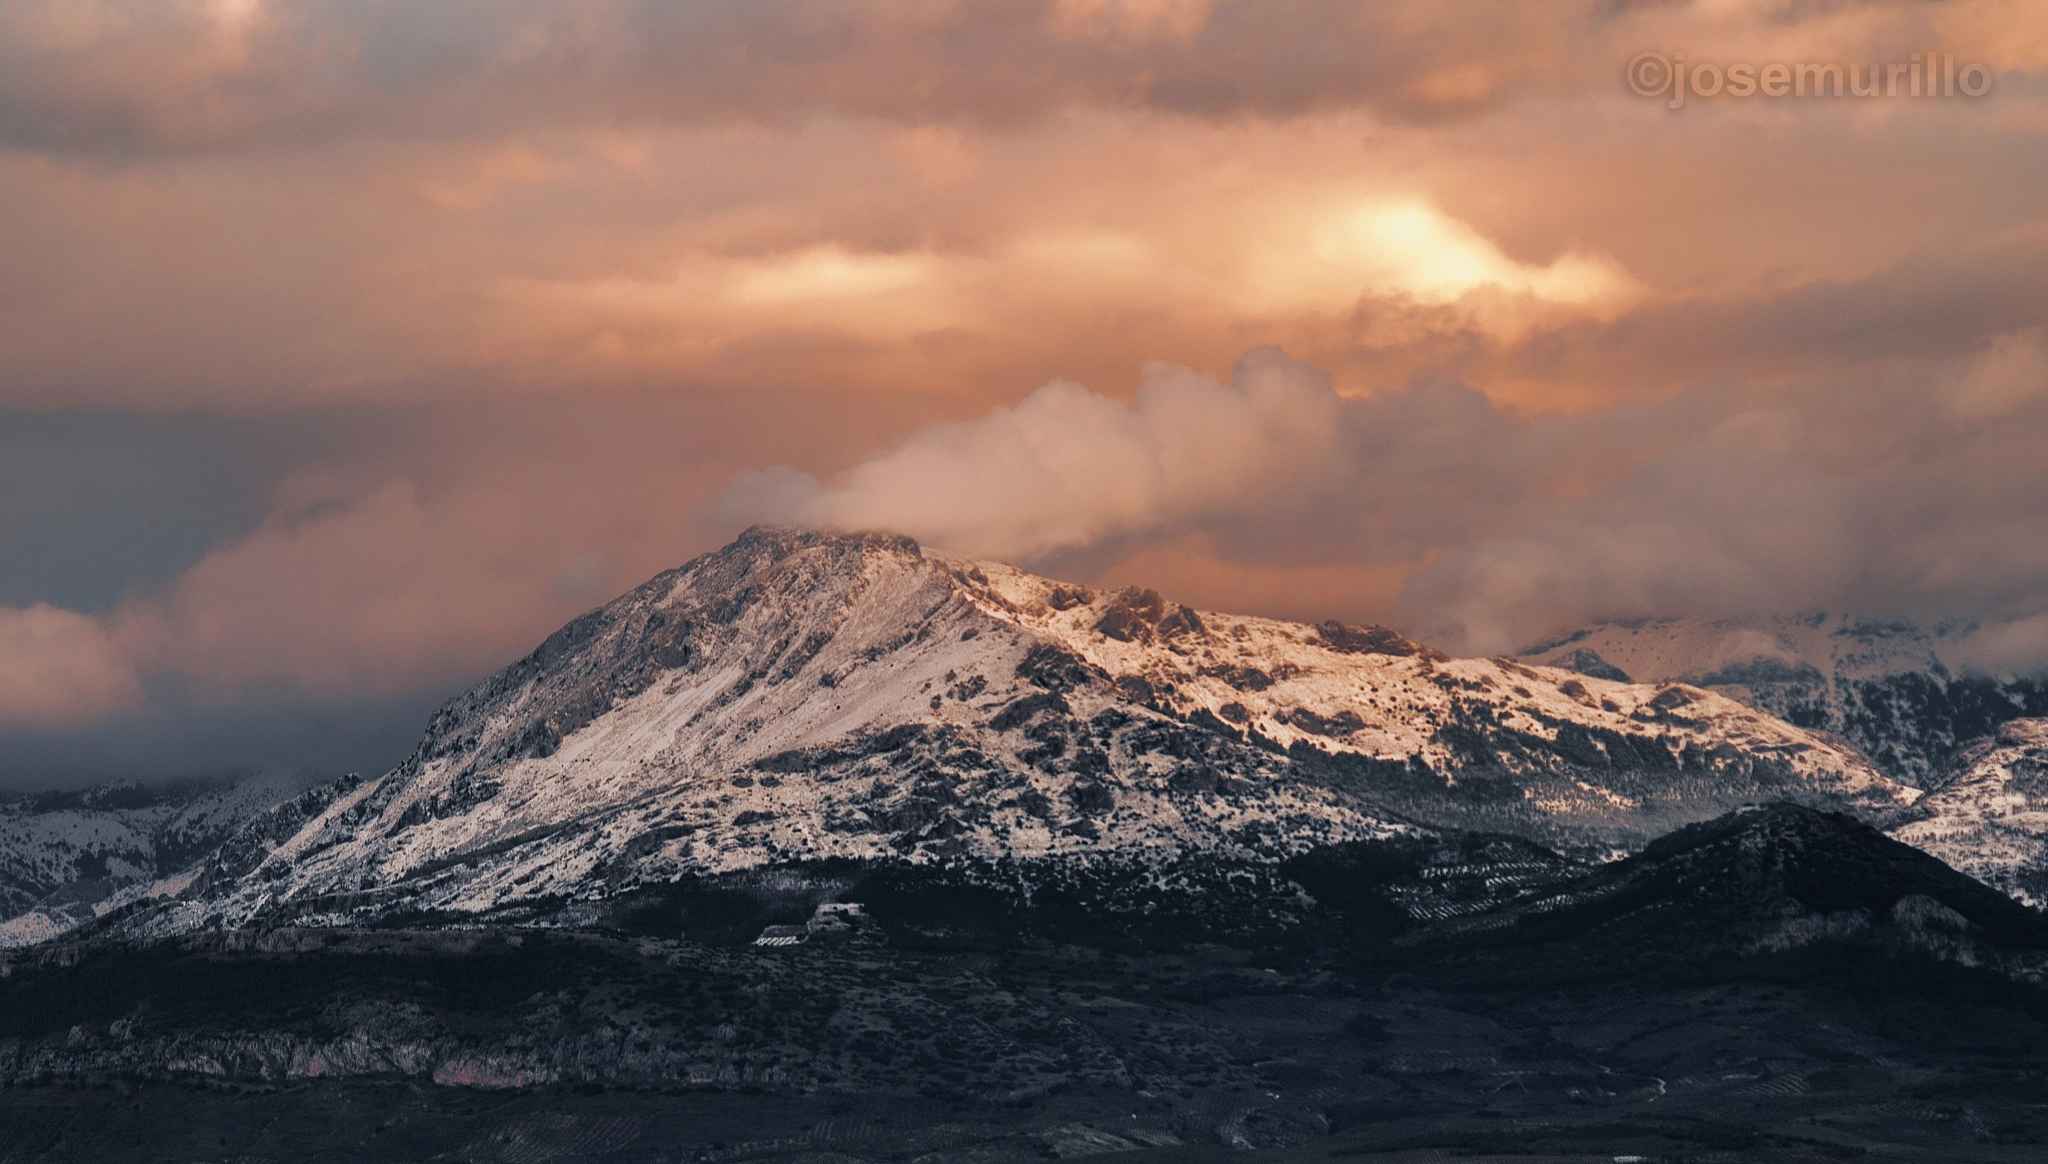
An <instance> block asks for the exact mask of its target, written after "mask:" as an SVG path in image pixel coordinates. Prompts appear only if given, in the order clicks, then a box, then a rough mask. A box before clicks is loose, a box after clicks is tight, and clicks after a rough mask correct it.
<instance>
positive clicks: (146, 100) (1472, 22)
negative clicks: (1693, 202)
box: [0, 0, 2048, 153]
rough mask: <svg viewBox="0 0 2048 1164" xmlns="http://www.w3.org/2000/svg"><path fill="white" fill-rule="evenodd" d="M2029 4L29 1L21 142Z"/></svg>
mask: <svg viewBox="0 0 2048 1164" xmlns="http://www.w3.org/2000/svg"><path fill="white" fill-rule="evenodd" d="M2044 24H2048V22H2044V21H2043V19H2042V18H2041V17H2040V15H2039V13H2038V12H2037V11H2033V10H2032V9H2031V8H2029V7H2028V6H2026V5H2023V4H2019V3H2000V2H1998V0H1983V2H1979V3H1965V4H1949V5H1940V6H1934V5H1913V4H1898V3H1889V2H1886V0H1867V2H1864V3H1850V4H1830V5H1800V4H1789V3H1783V2H1779V0H1771V2H1765V3H1742V4H1729V3H1724V2H1720V0H1697V2H1694V3H1678V4H1659V5H1620V4H1612V3H1605V2H1602V0H1569V2H1565V3H1552V4H1544V5H1531V4H1527V3H1521V2H1519V0H1476V2H1474V3H1468V4H1466V5H1465V6H1463V9H1462V16H1461V19H1460V20H1458V21H1456V22H1455V24H1452V23H1450V22H1446V21H1445V20H1444V19H1443V17H1442V11H1441V6H1440V5H1437V4H1434V3H1431V2H1429V0H1382V2H1379V3H1374V4H1369V5H1360V4H1357V3H1352V2H1348V0H992V2H989V3H977V4H957V3H945V2H939V0H899V2H892V3H874V4H863V3H848V2H845V0H753V2H751V3H746V4H675V3H670V2H666V0H439V2H438V3H435V4H431V5H421V4H415V3H407V2H404V0H234V2H227V3H222V2H214V0H177V2H171V3H159V4H148V5H134V4H120V3H111V2H104V0H86V2H80V0H6V3H5V4H4V5H0V140H6V141H12V142H14V143H16V144H19V145H24V146H28V147H30V148H36V149H53V150H60V151H61V150H85V151H109V152H119V153H126V152H135V151H141V152H153V151H190V150H211V149H219V148H233V147H246V146H251V145H255V146H267V147H275V146H280V145H289V144H292V143H302V142H304V141H307V140H310V139H333V138H341V137H349V136H357V135H364V134H371V135H391V136H397V137H434V136H441V137H448V136H476V137H489V136H492V135H493V134H494V133H495V132H498V131H502V130H503V129H504V128H505V127H507V126H509V125H519V126H533V125H549V126H555V127H565V128H587V127H590V126H594V125H619V124H624V123H643V124H661V125H677V126H701V125H706V124H730V123H734V122H758V123H769V124H790V123H792V122H796V121H800V120H802V119H804V118H807V117H811V116H815V115H818V114H835V115H850V116H854V117H860V118H874V119H882V120H887V121H893V122H901V123H915V124H932V123H948V124H974V125H981V126H996V127H1000V126H1011V125H1017V124H1022V123H1028V122H1032V121H1037V120H1042V119H1045V118H1049V117H1053V116H1056V115H1058V114H1060V113H1063V112H1068V111H1072V110H1075V109H1090V108H1095V109H1102V108H1108V109H1143V110H1153V111H1160V112H1166V113H1171V114H1174V115H1177V116H1183V117H1198V118H1215V119H1230V118H1236V117H1242V116H1246V115H1251V116H1261V117H1276V118H1287V117H1298V116H1303V115H1307V114H1313V113H1317V112H1323V111H1327V110H1330V109H1333V108H1340V107H1370V108H1374V109H1376V110H1378V111H1379V112H1380V113H1382V114H1383V115H1385V116H1389V117H1394V118H1402V119H1416V120H1423V121H1431V120H1441V119H1445V118H1457V117H1464V116H1470V115H1472V114H1475V113H1478V112H1482V111H1486V110H1490V109H1494V108H1497V107H1499V106H1500V105H1502V104H1504V103H1508V102H1511V101H1514V100H1516V99H1523V98H1541V97H1545V96H1549V95H1553V94H1559V93H1567V94H1568V93H1582V92H1586V91H1590V90H1596V89H1602V90H1604V89H1612V88H1613V87H1615V86H1616V84H1617V82H1618V79H1619V66H1620V63H1621V62H1623V61H1625V60H1627V59H1628V57H1629V56H1630V55H1631V54H1633V53H1634V52H1637V51H1640V50H1641V49H1642V48H1643V47H1645V46H1647V45H1676V46H1680V47H1681V48H1682V49H1687V50H1692V51H1693V52H1694V57H1695V59H1708V58H1710V57H1713V56H1716V55H1717V54H1718V55H1720V56H1721V57H1723V58H1724V59H1725V58H1728V57H1729V56H1730V55H1731V54H1732V55H1733V56H1735V57H1740V58H1744V59H1752V60H1755V59H1788V55H1790V56H1795V57H1796V56H1813V55H1815V54H1817V53H1818V54H1821V55H1823V56H1824V57H1825V58H1826V59H1836V58H1839V57H1842V56H1843V55H1845V54H1857V53H1864V54H1872V53H1879V52H1884V51H1894V52H1896V53H1897V54H1898V58H1900V59H1902V58H1903V56H1904V54H1905V52H1907V51H1911V50H1914V49H1919V48H1924V47H1925V46H1926V45H1928V44H1935V43H1939V44H1942V45H1944V46H1945V47H1947V48H1949V49H1951V50H1953V51H1957V52H1959V53H1962V54H1964V55H1965V56H1966V58H1967V59H1983V60H1986V61H1989V62H1991V63H1993V64H1995V65H1997V66H1998V67H2000V68H2001V69H2027V68H2039V67H2040V65H2041V64H2042V62H2043V61H2044V59H2048V48H2044V47H2043V46H2044V43H2048V33H2044Z"/></svg>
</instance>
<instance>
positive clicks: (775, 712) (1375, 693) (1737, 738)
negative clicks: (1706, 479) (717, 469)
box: [128, 527, 1918, 933]
mask: <svg viewBox="0 0 2048 1164" xmlns="http://www.w3.org/2000/svg"><path fill="white" fill-rule="evenodd" d="M323 795H326V796H327V799H326V800H325V802H324V803H318V804H315V803H311V802H310V801H308V802H307V803H303V804H301V803H298V802H294V804H293V805H288V806H284V807H281V808H280V809H279V810H277V812H276V814H274V815H273V817H271V818H269V819H266V820H264V821H259V822H257V823H256V824H254V825H252V826H251V827H250V830H249V835H248V837H246V838H243V839H242V840H241V841H238V842H237V843H235V844H231V845H230V846H229V847H228V848H226V849H224V850H223V851H222V854H221V856H220V857H218V858H217V859H216V860H215V861H213V862H212V863H210V864H209V866H208V868H207V869H206V870H205V871H204V872H203V873H202V874H201V875H200V876H199V877H198V878H196V879H195V881H194V883H193V885H192V886H191V887H189V888H188V889H187V890H186V891H184V892H183V893H181V894H179V895H176V896H175V897H173V898H172V899H171V900H169V901H164V902H160V903H158V904H157V906H155V907H154V909H153V911H152V910H149V909H145V910H141V911H140V912H139V913H138V914H137V915H136V916H135V918H134V919H133V920H132V921H131V922H130V923H128V924H129V926H130V929H131V931H132V932H141V933H149V932H163V933H172V932H183V931H184V930H188V929H191V928H195V927H198V928H212V927H219V926H228V927H234V926H240V925H248V924H256V923H258V922H260V921H261V920H262V919H265V918H270V919H280V918H290V919H293V920H296V921H298V922H300V923H303V924H344V923H348V922H351V921H355V920H361V919H363V918H366V917H373V916H377V915H379V914H381V913H383V912H388V911H390V910H393V909H400V908H404V909H430V910H452V911H454V912H455V913H457V914H469V915H477V916H482V915H485V914H490V913H492V912H493V911H500V910H504V909H507V908H514V909H523V908H528V907H530V906H533V905H534V904H535V903H541V902H549V901H552V902H558V903H559V902H561V901H576V900H593V899H597V898H602V897H605V896H607V895H609V894H614V893H618V892H622V891H625V890H629V889H630V888H632V887H633V886H636V885H641V884H650V883H661V882H664V881H667V880H672V879H674V878H676V877H679V876H683V875H687V874H693V873H706V874H717V873H720V872H725V871H731V870H737V869H746V868H756V867H763V866H768V865H773V864H776V863H781V862H790V861H802V860H817V859H826V858H843V859H854V860H866V861H877V860H881V861H906V862H910V863H913V864H914V863H919V862H939V863H943V862H946V861H949V860H974V859H982V858H994V857H1001V858H1009V859H1020V860H1026V861H1031V860H1059V859H1063V858H1066V857H1072V856H1075V855H1079V854H1086V853H1114V854H1116V855H1117V857H1118V858H1119V859H1123V860H1129V861H1131V862H1134V863H1138V864H1145V863H1148V862H1149V863H1154V864H1171V863H1172V862H1173V861H1174V860H1175V859H1176V858H1177V857H1178V856H1179V855H1180V854H1183V853H1189V852H1200V853H1211V854H1219V855H1224V856H1227V857H1231V858H1241V859H1246V860H1259V861H1270V860H1275V859H1278V858H1280V857H1282V856H1285V855H1286V854H1288V853H1293V852H1301V851H1305V850H1307V849H1311V848H1314V847H1317V846H1320V845H1327V844H1332V843H1340V842H1351V841H1360V840H1373V839H1387V838H1392V837H1396V836H1404V835H1405V836H1414V835H1422V834H1427V833H1429V832H1431V831H1432V830H1451V831H1454V832H1457V831H1478V832H1490V833H1502V834H1507V835H1515V836H1522V837H1525V838H1528V839H1531V840H1535V841H1537V842H1538V843H1541V844H1544V845H1547V846H1550V847H1553V848H1562V849H1567V850H1571V851H1573V852H1576V853H1578V854H1580V855H1582V856H1603V855H1611V854H1613V853H1615V852H1619V851H1622V850H1625V849H1628V848H1632V847H1637V846H1639V845H1641V844H1642V843H1644V842H1646V841H1647V840H1649V839H1650V838H1651V837H1653V836H1655V835H1658V834H1660V833H1662V832H1666V831H1669V829H1670V828H1672V827H1676V826H1677V825H1680V824H1684V823H1687V822H1689V821H1692V820H1697V819H1703V818H1705V817H1708V816H1712V815H1716V814H1718V813H1719V812H1722V811H1725V810H1727V809H1729V808H1732V807H1734V806H1735V805H1737V804H1740V803H1746V802H1750V801H1754V800H1759V799H1775V798H1780V797H1788V796H1789V797H1792V798H1795V799H1807V800H1811V801H1812V802H1814V803H1816V804H1824V805H1828V806H1832V807H1847V808H1853V809H1855V810H1856V811H1858V812H1861V813H1864V814H1869V815H1878V814H1883V813H1888V812H1895V811H1898V810H1902V809H1904V808H1905V807H1907V806H1909V805H1910V804H1911V803H1912V802H1913V800H1914V799H1915V798H1916V797H1917V796H1918V793H1917V792H1916V791H1915V790H1913V789H1910V788H1906V787H1904V786H1902V785H1900V784H1898V783H1896V782H1894V781H1891V780H1889V779H1887V778H1886V777H1884V776H1883V775H1882V774H1881V773H1879V772H1877V771H1876V770H1875V769H1873V768H1872V767H1870V765H1869V764H1868V763H1867V762H1866V761H1865V760H1864V759H1863V758H1862V757H1861V756H1860V755H1859V754H1857V753H1856V752H1855V750H1854V749H1853V748H1846V747H1843V746H1841V745H1839V744H1838V743H1837V742H1835V741H1831V740H1829V739H1827V738H1825V737H1823V736H1820V735H1816V734H1814V733H1811V732H1806V731H1804V730H1802V729H1799V728H1797V727H1793V726H1791V725H1787V724H1784V723H1782V722H1780V721H1778V720H1776V719H1774V718H1772V717H1769V716H1766V715H1761V714H1758V713H1756V712H1754V711H1752V710H1750V709H1748V708H1746V707H1743V706H1742V705H1740V704H1738V703H1735V702H1734V701H1731V700H1728V699H1725V698H1723V697H1721V696H1718V695H1714V694H1712V693H1709V692H1705V691H1702V690H1699V689H1696V688H1691V687H1687V686H1683V685H1663V686H1657V687H1649V686H1641V685H1628V684H1617V683H1610V682H1606V681H1602V680H1598V679H1590V680H1589V679H1586V678H1584V677H1582V676H1578V675H1574V674H1572V673H1570V672H1567V671H1562V670H1555V669H1548V668H1537V667H1531V666H1528V665H1525V664H1522V663H1518V662H1516V661H1514V660H1511V659H1491V660H1488V659H1451V658H1449V657H1448V656H1445V655H1443V654H1442V653H1441V652H1438V651H1435V650H1433V649H1430V648H1428V647H1425V646H1423V645H1421V644H1418V643H1415V642H1413V641H1412V640H1409V639H1406V638H1405V637H1403V636H1401V635H1399V634H1397V633H1395V632H1392V631H1389V630H1386V629H1385V628H1364V627H1347V626H1344V625H1342V624H1339V623H1333V622H1326V623H1323V624H1321V625H1318V626H1310V625H1307V624H1300V623H1285V622H1279V621H1276V620H1270V619H1259V618H1250V617H1245V616H1237V615H1228V614H1220V613H1214V612H1197V611H1194V610H1192V609H1190V608H1188V607H1185V606H1183V605H1181V604H1179V603H1175V602H1172V601H1170V600H1168V599H1165V598H1163V597H1162V596H1160V595H1159V594H1157V593H1156V592H1154V591H1151V590H1147V589H1142V588H1135V587H1134V588H1125V589H1122V590H1116V591H1109V592H1100V591H1097V590H1094V589H1092V588H1089V587H1085V586H1077V585H1074V584H1070V583H1061V582H1056V581H1053V580H1050V579H1044V578H1038V577H1036V576H1034V575H1030V574H1027V573H1025V572H1023V571H1021V570H1017V569H1015V568H1014V567H1010V566H1006V565H1003V564H1000V563H993V562H975V561H970V560H967V559H961V558H955V557H952V556H949V555H944V554H941V553H937V552H927V551H925V550H923V549H921V548H920V547H919V546H918V545H917V544H916V543H915V542H913V541H911V540H910V539H908V538H903V537H900V536H897V535H890V534H838V533H825V532H819V531H809V530H798V529H791V528H781V527H757V528H756V529H753V530H750V531H748V532H747V533H746V534H743V535H742V536H741V537H740V538H739V539H738V540H736V541H735V542H733V543H732V544H731V545H728V546H727V547H725V548H723V549H721V550H719V551H716V552H714V553H711V554H707V555H704V556H703V557H700V558H698V559H696V560H694V561H693V562H691V563H688V564H686V565H685V566H682V567H679V568H677V569H675V570H671V571H667V572H665V573H663V574H661V575H658V576H656V577H655V578H654V579H652V580H650V581H649V582H648V583H646V584H644V585H643V586H641V587H639V588H636V589H635V590H634V591H632V592H630V593H629V594H627V595H625V596H622V597H621V598H619V599H618V600H616V601H614V602H612V603H609V604H607V605H606V606H605V607H603V608H601V609H600V610H597V611H593V612H591V613H590V614H587V615H584V616H582V617H581V618H578V619H577V620H575V621H573V622H571V623H570V624H569V625H568V626H566V627H564V628H563V629H562V630H560V631H558V632H556V633H555V634H554V635H551V636H549V638H548V639H547V640H546V641H545V642H543V643H542V644H541V646H540V647H539V648H537V649H536V650H535V651H534V652H533V653H532V654H530V655H529V656H527V657H526V658H524V659H522V660H519V661H518V662H515V663H514V664H512V665H511V666H510V667H508V668H506V669H504V670H503V671H501V672H500V673H498V674H497V675H495V676H493V677H492V678H490V679H488V680H486V681H485V682H483V683H481V684H479V685H478V686H477V687H475V688H473V689H472V690H471V691H469V692H467V693H465V694H463V695H461V696H458V697H457V698H455V699H454V700H451V701H450V702H449V703H448V704H447V705H445V706H444V707H443V708H442V709H441V711H439V712H438V713H437V714H436V715H435V717H434V719H433V721H432V722H431V723H430V725H429V727H428V730H427V732H426V734H425V736H424V737H423V739H422V741H421V744H420V745H419V747H418V749H416V751H415V752H414V754H413V756H412V757H410V758H409V759H408V760H407V761H406V762H405V763H404V764H402V765H400V766H399V767H398V768H397V769H394V770H393V771H392V772H390V773H387V774H385V775H383V776H380V777H376V778H372V779H367V780H363V781H361V782H360V783H359V784H354V785H351V786H348V787H335V788H334V789H332V790H331V794H323ZM301 799H302V800H306V798H301Z"/></svg>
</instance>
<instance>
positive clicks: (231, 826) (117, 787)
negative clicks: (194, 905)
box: [0, 772, 311, 946]
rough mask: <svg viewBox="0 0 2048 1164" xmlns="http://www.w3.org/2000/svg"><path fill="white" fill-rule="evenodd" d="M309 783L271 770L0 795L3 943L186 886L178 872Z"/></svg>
mask: <svg viewBox="0 0 2048 1164" xmlns="http://www.w3.org/2000/svg"><path fill="white" fill-rule="evenodd" d="M309 783H311V780H310V778H308V777H305V776H302V775H299V774H297V773H291V772H273V773H267V774H264V775H260V776H252V777H248V778H246V779H240V780H232V779H219V780H197V781H187V782H183V783H176V784H168V785H154V786H151V785H141V784H132V783H130V784H108V785H101V786H98V787H94V788H87V789H83V790H79V791H73V792H47V793H38V794H33V795H27V794H24V795H17V796H13V797H10V798H6V799H0V918H5V919H7V920H5V921H0V946H11V945H20V944H23V943H26V942H33V941H39V940H42V939H45V938H48V937H50V936H52V935H54V934H57V933H61V932H63V931H65V930H68V929H70V928H72V927H73V926H76V925H78V924H79V923H80V922H83V921H87V920H90V919H91V918H93V917H95V916H98V914H100V913H102V912H104V911H106V910H107V909H109V908H112V907H115V906H118V905H119V904H121V902H122V901H123V900H124V899H126V898H127V897H130V896H133V895H136V894H139V893H142V892H144V891H147V890H148V889H150V888H151V887H152V886H154V887H155V888H156V889H157V891H158V892H167V891H170V890H171V889H173V888H175V887H177V886H180V885H182V884H183V882H182V881H180V880H179V879H178V875H179V874H181V873H185V872H188V871H190V870H191V869H192V868H193V867H194V866H195V865H196V864H197V863H198V862H199V861H200V860H201V859H203V858H204V857H206V856H207V855H208V854H209V853H211V852H212V851H213V850H215V849H216V848H218V847H219V846H220V845H221V844H222V843H223V842H225V841H227V840H228V839H229V838H230V837H232V836H234V835H235V833H236V832H237V831H238V830H240V829H241V828H242V826H244V825H245V824H247V823H248V822H249V821H251V820H252V819H254V818H256V817H258V816H260V815H262V814H263V813H265V812H267V811H268V810H269V809H271V808H272V807H273V806H275V805H277V804H278V803H279V802H281V801H283V800H285V799H287V798H289V797H291V796H293V795H296V794H297V793H299V792H300V791H302V790H303V789H305V788H306V787H307V785H308V784H309ZM158 882H163V884H161V885H158V884H157V883H158Z"/></svg>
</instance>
